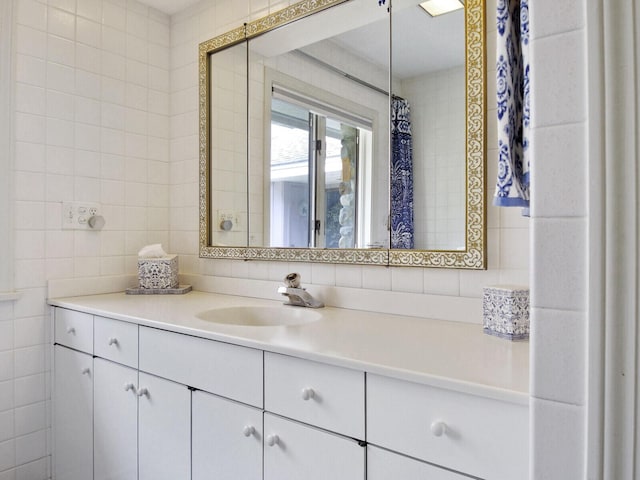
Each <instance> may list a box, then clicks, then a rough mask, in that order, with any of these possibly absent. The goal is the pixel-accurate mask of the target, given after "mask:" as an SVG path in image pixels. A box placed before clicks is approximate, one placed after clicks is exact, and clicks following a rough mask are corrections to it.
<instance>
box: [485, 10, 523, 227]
mask: <svg viewBox="0 0 640 480" xmlns="http://www.w3.org/2000/svg"><path fill="white" fill-rule="evenodd" d="M497 2H498V3H497V5H498V9H497V14H498V36H497V51H496V53H497V64H496V70H497V94H498V95H497V96H498V98H497V101H498V104H497V114H498V179H497V184H496V191H495V195H494V199H493V204H494V205H497V206H501V207H523V208H524V211H523V214H525V215H528V213H529V126H530V110H529V78H530V69H529V0H497Z"/></svg>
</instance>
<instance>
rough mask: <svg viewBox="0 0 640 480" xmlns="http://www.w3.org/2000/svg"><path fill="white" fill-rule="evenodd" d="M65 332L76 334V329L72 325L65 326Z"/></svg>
mask: <svg viewBox="0 0 640 480" xmlns="http://www.w3.org/2000/svg"><path fill="white" fill-rule="evenodd" d="M67 333H68V334H69V335H75V334H76V329H75V328H74V327H69V328H67Z"/></svg>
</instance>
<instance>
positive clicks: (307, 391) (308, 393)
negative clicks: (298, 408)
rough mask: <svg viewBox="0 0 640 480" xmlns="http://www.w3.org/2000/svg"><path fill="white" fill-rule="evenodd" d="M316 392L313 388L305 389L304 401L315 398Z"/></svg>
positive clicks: (303, 391)
mask: <svg viewBox="0 0 640 480" xmlns="http://www.w3.org/2000/svg"><path fill="white" fill-rule="evenodd" d="M315 395H316V392H314V391H313V388H308V387H307V388H303V389H302V399H303V400H305V401H306V400H311V399H312V398H313V397H315Z"/></svg>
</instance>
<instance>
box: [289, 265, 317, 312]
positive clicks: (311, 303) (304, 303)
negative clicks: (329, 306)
mask: <svg viewBox="0 0 640 480" xmlns="http://www.w3.org/2000/svg"><path fill="white" fill-rule="evenodd" d="M278 293H279V294H281V295H284V296H285V297H287V298H288V299H289V301H288V302H285V303H284V304H285V305H294V306H297V307H309V308H322V307H324V303H322V302H321V301H320V300H317V299H315V298H313V296H312V295H311V294H310V293H309V292H307V291H306V290H305V289H304V288H302V287H301V286H300V274H299V273H290V274H289V275H287V276H286V277H284V285H281V286H280V287H278Z"/></svg>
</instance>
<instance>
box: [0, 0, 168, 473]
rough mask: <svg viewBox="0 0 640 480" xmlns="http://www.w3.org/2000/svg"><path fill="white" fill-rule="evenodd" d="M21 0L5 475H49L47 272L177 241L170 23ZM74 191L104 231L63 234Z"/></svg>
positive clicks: (111, 274)
mask: <svg viewBox="0 0 640 480" xmlns="http://www.w3.org/2000/svg"><path fill="white" fill-rule="evenodd" d="M14 7H15V8H14V14H15V17H16V25H15V35H14V41H15V43H14V56H15V58H14V65H15V83H14V86H15V97H14V102H15V104H14V120H15V130H14V138H15V144H14V148H15V158H14V168H13V173H12V180H13V189H14V203H13V207H14V232H13V233H14V245H15V247H14V268H15V278H14V286H15V289H16V290H17V291H18V292H19V293H20V298H19V300H17V301H15V302H13V303H9V302H5V303H0V479H1V480H14V479H24V480H27V479H28V480H39V479H45V478H48V475H49V472H48V468H49V462H48V456H47V455H48V453H49V452H50V448H51V445H50V432H49V426H50V402H49V400H48V399H49V398H50V383H49V380H48V375H49V369H50V348H49V342H50V328H49V321H50V320H49V316H48V309H47V308H46V305H45V299H46V295H47V289H46V287H47V281H48V280H52V279H61V278H63V279H76V280H77V283H78V284H82V283H84V282H85V280H86V279H88V278H95V277H102V278H106V279H109V278H118V276H121V275H123V274H125V273H133V272H135V261H136V257H137V252H138V249H139V248H140V247H141V246H142V245H144V244H146V243H151V242H164V243H165V244H167V243H168V240H169V187H168V184H169V141H168V138H169V62H170V54H169V36H170V27H169V17H168V16H166V15H164V14H161V13H159V12H155V11H153V10H150V9H149V8H147V7H146V6H143V5H142V4H139V3H137V2H135V1H131V0H129V1H127V0H109V1H107V0H104V1H103V0H82V1H78V2H76V1H75V0H49V1H48V2H47V1H45V0H42V1H39V0H19V1H15V2H14ZM4 64H5V63H4V62H3V65H4ZM6 64H7V65H9V64H10V62H9V61H7V62H6ZM62 200H80V201H90V202H98V203H100V204H101V205H102V209H103V213H104V217H105V219H106V222H107V223H106V226H105V228H104V230H103V231H101V232H86V231H71V230H62V229H61V201H62Z"/></svg>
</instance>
